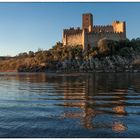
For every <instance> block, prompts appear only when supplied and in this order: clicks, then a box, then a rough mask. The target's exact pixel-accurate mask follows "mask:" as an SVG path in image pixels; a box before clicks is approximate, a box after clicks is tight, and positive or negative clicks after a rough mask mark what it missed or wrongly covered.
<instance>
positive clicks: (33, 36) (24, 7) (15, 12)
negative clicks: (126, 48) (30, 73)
mask: <svg viewBox="0 0 140 140" xmlns="http://www.w3.org/2000/svg"><path fill="white" fill-rule="evenodd" d="M85 12H90V13H92V14H93V24H95V25H98V24H101V25H106V24H111V23H112V21H114V20H121V21H126V24H127V37H128V38H129V39H132V38H136V37H140V3H0V56H3V55H12V56H13V55H16V54H18V53H20V52H25V51H29V50H32V51H37V50H38V48H41V49H49V48H51V47H52V46H53V45H54V44H55V43H56V42H57V41H61V38H62V31H63V29H64V28H69V27H72V26H74V27H78V26H80V27H81V24H82V22H81V15H82V13H85Z"/></svg>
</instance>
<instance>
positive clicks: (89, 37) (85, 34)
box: [62, 13, 126, 49]
mask: <svg viewBox="0 0 140 140" xmlns="http://www.w3.org/2000/svg"><path fill="white" fill-rule="evenodd" d="M103 38H107V39H110V40H115V41H119V40H125V39H126V24H125V22H124V21H123V22H120V21H114V22H113V23H112V25H105V26H100V25H94V24H93V16H92V14H91V13H86V14H83V15H82V29H81V28H80V27H78V28H70V29H64V30H63V39H62V42H63V45H64V46H65V45H66V46H77V45H81V46H82V47H83V49H86V48H87V46H90V47H96V46H97V43H98V41H99V40H100V39H103Z"/></svg>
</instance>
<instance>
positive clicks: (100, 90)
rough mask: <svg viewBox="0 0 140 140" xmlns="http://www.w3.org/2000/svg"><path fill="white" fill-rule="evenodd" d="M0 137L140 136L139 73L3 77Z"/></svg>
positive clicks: (4, 74) (0, 101)
mask: <svg viewBox="0 0 140 140" xmlns="http://www.w3.org/2000/svg"><path fill="white" fill-rule="evenodd" d="M0 137H7V138H8V137H14V138H15V137H26V138H27V137H32V138H42V137H48V138H50V137H53V138H57V137H59V138H60V137H67V138H68V137H71V138H73V137H93V138H96V137H100V138H105V137H112V138H113V137H140V73H133V74H132V73H130V74H128V73H106V74H103V73H95V74H44V73H38V74H35V73H32V74H30V73H26V74H25V73H20V74H19V73H0Z"/></svg>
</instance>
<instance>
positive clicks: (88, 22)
mask: <svg viewBox="0 0 140 140" xmlns="http://www.w3.org/2000/svg"><path fill="white" fill-rule="evenodd" d="M92 28H93V16H92V14H91V13H86V14H83V15H82V29H87V30H88V31H92Z"/></svg>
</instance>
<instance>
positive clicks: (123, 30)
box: [112, 21, 126, 39]
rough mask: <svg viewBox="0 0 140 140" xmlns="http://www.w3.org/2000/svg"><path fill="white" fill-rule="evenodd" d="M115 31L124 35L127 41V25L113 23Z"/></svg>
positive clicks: (118, 22)
mask: <svg viewBox="0 0 140 140" xmlns="http://www.w3.org/2000/svg"><path fill="white" fill-rule="evenodd" d="M112 26H113V30H114V32H116V33H123V37H124V39H126V23H125V22H124V21H123V22H121V21H114V22H113V23H112Z"/></svg>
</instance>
